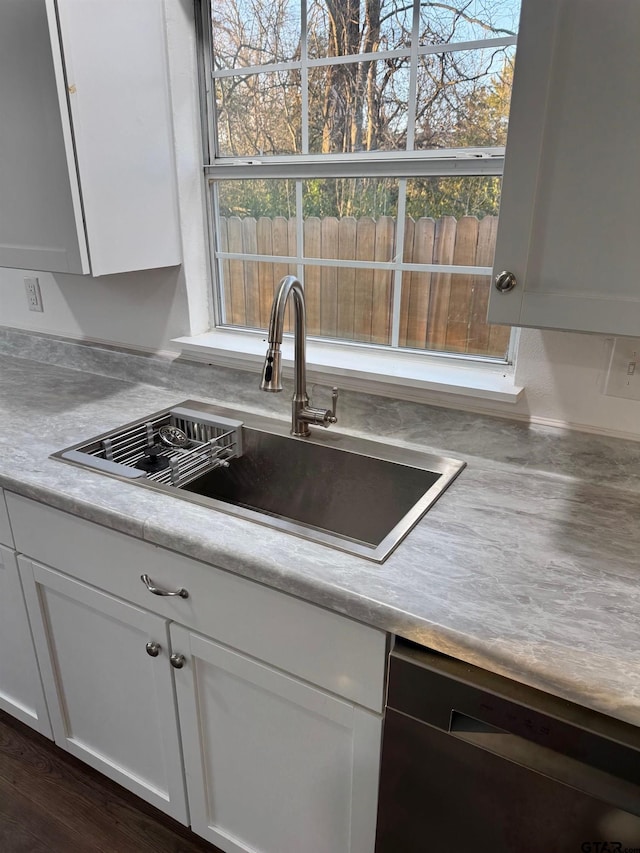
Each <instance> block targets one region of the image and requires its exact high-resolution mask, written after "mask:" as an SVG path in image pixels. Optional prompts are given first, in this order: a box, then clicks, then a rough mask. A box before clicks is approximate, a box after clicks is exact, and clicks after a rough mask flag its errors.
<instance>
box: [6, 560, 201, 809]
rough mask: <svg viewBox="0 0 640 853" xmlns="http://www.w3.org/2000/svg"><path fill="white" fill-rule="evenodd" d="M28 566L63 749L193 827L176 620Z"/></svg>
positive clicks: (23, 564)
mask: <svg viewBox="0 0 640 853" xmlns="http://www.w3.org/2000/svg"><path fill="white" fill-rule="evenodd" d="M19 562H20V571H21V574H22V579H23V584H24V589H25V595H26V598H27V604H28V607H29V612H30V616H31V622H32V625H33V632H34V638H35V643H36V648H37V650H38V660H39V662H40V667H41V671H42V679H43V683H44V687H45V692H46V696H47V701H48V705H49V709H50V713H51V724H52V727H53V734H54V739H55V742H56V743H57V744H58V746H61V747H63V749H66V750H67V751H68V752H70V753H71V754H72V755H75V756H76V758H79V759H81V760H82V761H85V762H86V763H87V764H89V765H91V767H94V768H95V769H96V770H99V771H100V772H102V773H104V774H105V776H108V777H109V778H110V779H113V780H114V781H115V782H119V783H120V784H121V785H123V786H124V787H125V788H128V789H129V790H130V791H133V793H135V794H138V795H139V796H140V797H142V798H143V799H145V800H147V801H148V802H150V803H152V804H153V805H154V806H157V807H158V808H160V809H162V810H163V811H165V812H167V813H168V814H170V815H171V816H172V817H174V818H176V819H177V820H179V821H181V822H182V823H185V824H186V823H187V822H188V821H187V807H186V799H185V792H184V781H183V773H182V760H181V753H180V740H179V733H178V719H177V714H176V707H175V696H174V688H173V677H172V676H173V673H172V669H171V667H170V665H169V655H168V647H169V634H168V622H167V620H166V619H163V618H162V617H160V616H156V615H155V614H153V613H149V612H147V611H146V610H143V609H141V608H139V607H133V606H132V605H130V604H127V603H126V602H124V601H121V600H119V599H117V598H114V597H113V596H111V595H107V594H106V593H104V592H100V591H99V590H96V589H94V588H92V587H89V586H87V585H86V584H83V583H80V582H79V581H76V580H74V579H72V578H69V577H67V576H65V575H62V574H60V573H59V572H56V571H53V570H52V569H49V568H46V567H44V566H41V565H39V564H37V563H33V562H31V561H30V560H28V559H26V558H25V557H20V558H19ZM147 643H155V644H157V645H158V646H159V648H158V649H157V651H158V655H157V656H156V657H152V656H150V654H149V653H148V651H147ZM156 648H157V647H156V646H149V649H150V650H151V651H154V652H155V651H156Z"/></svg>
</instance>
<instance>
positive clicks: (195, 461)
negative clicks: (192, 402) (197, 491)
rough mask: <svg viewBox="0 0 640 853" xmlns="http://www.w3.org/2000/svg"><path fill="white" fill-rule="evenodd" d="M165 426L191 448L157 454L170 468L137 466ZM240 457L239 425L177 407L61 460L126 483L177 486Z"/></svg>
mask: <svg viewBox="0 0 640 853" xmlns="http://www.w3.org/2000/svg"><path fill="white" fill-rule="evenodd" d="M167 425H169V426H175V427H178V428H179V429H181V430H182V431H183V432H184V433H185V434H186V436H187V438H188V439H189V445H188V446H187V447H185V448H176V447H163V449H162V450H161V452H160V453H159V454H158V455H159V456H164V457H166V458H167V459H168V460H169V467H168V468H163V469H162V470H161V471H155V472H153V473H152V472H147V471H143V470H141V469H140V468H136V463H137V462H138V461H139V460H140V459H142V458H144V455H145V454H144V452H143V451H144V448H145V447H147V446H149V445H153V444H160V442H159V438H158V430H159V429H160V427H162V426H167ZM241 455H242V421H236V420H231V419H230V418H224V417H222V416H218V415H215V416H214V415H210V414H208V413H206V412H201V411H198V410H197V409H188V408H185V407H176V408H173V409H170V410H168V411H164V412H160V413H158V414H157V415H152V416H151V417H149V418H146V419H145V420H142V421H137V422H135V423H133V424H130V425H128V426H126V427H123V428H122V429H120V430H115V431H113V432H111V433H108V434H106V435H104V436H102V437H101V438H97V439H94V440H93V441H91V442H88V443H87V444H84V445H80V446H78V447H76V448H75V449H73V450H71V451H66V452H65V453H63V454H62V458H63V459H67V460H68V461H70V462H77V463H79V464H82V465H87V466H89V467H91V468H97V469H99V470H101V471H105V472H107V473H111V474H116V475H120V476H123V477H126V478H127V479H141V478H144V479H146V480H151V481H153V482H155V483H162V484H164V485H166V486H175V487H180V486H186V485H187V484H188V483H190V482H191V481H192V480H195V479H196V478H197V477H200V476H201V475H202V474H206V473H208V472H209V471H213V470H215V469H216V468H221V467H225V468H226V467H228V466H229V462H230V460H232V459H236V458H237V457H238V456H241Z"/></svg>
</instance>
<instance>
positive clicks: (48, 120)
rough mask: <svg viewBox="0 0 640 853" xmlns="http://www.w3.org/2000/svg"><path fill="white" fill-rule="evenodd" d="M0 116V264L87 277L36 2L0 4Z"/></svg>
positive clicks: (43, 20) (40, 3)
mask: <svg viewBox="0 0 640 853" xmlns="http://www.w3.org/2000/svg"><path fill="white" fill-rule="evenodd" d="M58 60H59V61H60V58H59V57H58ZM0 115H1V116H2V119H1V120H0V265H1V266H5V267H16V268H18V269H35V270H50V271H52V272H72V273H83V272H89V265H88V259H87V256H86V244H85V241H84V228H83V227H82V220H81V219H80V220H79V221H78V219H77V216H76V211H75V210H74V194H75V195H76V196H78V186H77V178H76V175H75V167H74V169H73V172H72V173H71V174H70V173H69V170H68V162H67V149H66V147H65V132H64V130H63V125H62V118H61V115H60V109H59V105H58V92H57V89H56V78H55V76H54V71H53V54H52V49H51V41H50V38H49V28H48V24H47V14H46V9H45V5H44V0H28V2H25V0H2V3H1V4H0ZM67 122H68V117H67ZM69 141H70V139H69ZM71 157H73V153H72V152H71ZM78 199H79V196H78ZM78 228H81V232H80V240H79V239H78V238H79V233H78Z"/></svg>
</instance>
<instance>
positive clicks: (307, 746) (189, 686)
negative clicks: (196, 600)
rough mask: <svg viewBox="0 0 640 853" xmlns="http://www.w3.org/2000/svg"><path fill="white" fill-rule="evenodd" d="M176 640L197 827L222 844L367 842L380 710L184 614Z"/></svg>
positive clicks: (235, 847)
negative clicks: (276, 665) (244, 648)
mask: <svg viewBox="0 0 640 853" xmlns="http://www.w3.org/2000/svg"><path fill="white" fill-rule="evenodd" d="M171 642H172V649H173V651H174V654H179V655H182V656H184V663H183V665H182V667H181V668H180V669H177V670H176V673H175V679H176V689H177V695H178V707H179V712H180V724H181V729H182V740H183V749H184V760H185V768H186V773H187V788H188V793H189V805H190V811H191V827H192V829H193V830H194V831H195V832H197V833H198V834H200V835H201V836H203V837H204V838H206V839H207V840H209V841H211V842H213V843H214V844H215V845H217V846H218V847H219V848H221V849H222V850H223V851H226V853H246V851H252V853H256V851H259V853H302V851H304V853H372V851H373V849H374V838H375V820H376V801H377V791H378V765H379V754H380V731H381V719H380V717H379V716H377V715H376V714H372V713H371V712H370V711H366V710H364V709H362V708H359V707H356V706H354V705H352V704H350V703H349V702H347V701H344V700H341V699H338V698H336V697H335V696H332V695H330V694H328V693H325V692H324V691H322V690H320V689H318V688H316V687H313V686H311V685H309V684H306V683H304V682H302V681H300V680H298V679H295V678H293V677H291V676H288V675H286V674H284V673H283V672H280V671H278V670H275V669H273V668H271V667H269V666H267V665H266V664H263V663H260V662H258V661H255V660H253V659H251V658H248V657H246V656H244V655H242V654H239V653H237V652H235V651H232V650H230V649H229V648H226V647H223V646H221V645H218V644H217V643H215V642H213V641H212V640H209V639H207V638H205V637H202V636H200V635H199V634H194V633H193V632H190V631H188V630H187V629H186V628H183V627H181V626H179V625H175V624H172V625H171ZM179 662H180V663H182V658H180V660H179Z"/></svg>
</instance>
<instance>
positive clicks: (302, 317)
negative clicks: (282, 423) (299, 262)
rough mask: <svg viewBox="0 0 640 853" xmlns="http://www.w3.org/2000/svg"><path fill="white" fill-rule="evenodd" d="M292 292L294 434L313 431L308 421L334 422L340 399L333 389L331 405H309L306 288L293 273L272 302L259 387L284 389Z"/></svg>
mask: <svg viewBox="0 0 640 853" xmlns="http://www.w3.org/2000/svg"><path fill="white" fill-rule="evenodd" d="M290 294H291V295H293V313H294V318H295V319H294V323H295V325H294V338H295V348H294V372H295V388H294V392H293V397H292V398H291V435H299V436H308V435H310V434H311V433H310V430H309V424H318V425H320V426H324V427H328V426H331V424H335V423H336V422H337V420H338V418H337V417H336V406H337V403H338V389H337V388H334V389H333V394H332V395H331V399H332V403H333V404H332V407H331V409H316V408H314V407H313V406H310V405H309V397H308V396H307V362H306V358H305V349H306V336H307V329H306V311H305V303H304V290H303V289H302V285H301V284H300V282H299V281H298V279H297V278H296V277H295V276H293V275H286V276H285V277H284V278H283V279H282V281H281V282H280V286H279V287H278V292H277V293H276V295H275V298H274V300H273V305H272V306H271V319H270V320H269V349H268V350H267V355H266V358H265V360H264V367H263V369H262V381H261V383H260V388H261V389H262V390H263V391H282V353H281V352H280V346H281V344H282V332H283V329H284V312H285V309H286V307H287V301H288V299H289V295H290Z"/></svg>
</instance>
